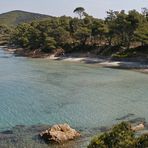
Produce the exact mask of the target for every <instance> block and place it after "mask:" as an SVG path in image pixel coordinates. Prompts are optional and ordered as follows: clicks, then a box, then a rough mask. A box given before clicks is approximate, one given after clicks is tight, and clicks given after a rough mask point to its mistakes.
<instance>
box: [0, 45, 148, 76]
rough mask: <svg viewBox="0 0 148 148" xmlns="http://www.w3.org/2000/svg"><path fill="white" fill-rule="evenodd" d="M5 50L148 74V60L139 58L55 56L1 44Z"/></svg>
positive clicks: (27, 55) (78, 54)
mask: <svg viewBox="0 0 148 148" xmlns="http://www.w3.org/2000/svg"><path fill="white" fill-rule="evenodd" d="M0 47H1V48H3V49H4V50H5V51H7V52H9V53H11V54H15V55H16V56H24V57H28V58H42V59H47V60H56V61H65V62H80V63H85V64H97V65H98V66H100V67H105V68H115V69H128V70H134V71H137V72H141V73H146V74H148V60H147V59H146V60H145V59H142V60H141V59H140V60H139V58H134V59H133V58H128V59H116V60H115V59H112V58H110V57H97V56H96V55H86V54H82V53H76V54H75V53H71V54H67V55H64V56H54V54H46V53H41V52H40V51H38V50H35V51H32V52H24V51H23V49H22V48H9V47H7V46H0Z"/></svg>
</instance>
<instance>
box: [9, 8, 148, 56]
mask: <svg viewBox="0 0 148 148" xmlns="http://www.w3.org/2000/svg"><path fill="white" fill-rule="evenodd" d="M73 12H74V13H76V14H78V17H75V18H71V17H66V16H62V17H56V18H53V19H51V18H50V19H46V20H40V21H32V22H31V23H21V24H19V25H17V26H16V27H15V28H14V29H13V31H12V32H11V33H10V40H9V44H10V45H13V46H15V47H23V48H24V49H28V50H30V51H34V50H36V49H39V50H40V51H42V52H46V53H51V52H53V51H55V49H62V50H61V51H64V52H65V53H67V52H68V53H69V52H85V53H87V52H88V51H89V52H93V53H95V54H98V55H102V56H114V57H128V55H132V54H133V50H131V49H132V48H134V49H137V51H134V52H137V53H139V51H138V50H139V49H141V48H137V47H141V46H142V47H146V49H147V46H148V11H147V8H143V9H142V12H141V13H140V12H138V11H136V10H131V11H129V12H128V13H125V11H124V10H122V11H113V10H109V11H107V17H106V18H105V19H104V20H103V19H97V18H94V17H92V16H90V15H88V14H87V13H86V12H85V9H84V8H83V7H78V8H76V9H75V10H74V11H73ZM30 18H31V17H30ZM29 20H30V19H29ZM32 20H34V19H32ZM140 51H141V50H140ZM142 52H143V51H142ZM122 55H123V56H122Z"/></svg>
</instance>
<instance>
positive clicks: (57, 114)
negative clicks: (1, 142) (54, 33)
mask: <svg viewBox="0 0 148 148" xmlns="http://www.w3.org/2000/svg"><path fill="white" fill-rule="evenodd" d="M147 106H148V75H146V74H142V73H138V72H134V71H129V70H117V69H109V68H101V67H98V66H97V65H89V64H81V63H70V62H63V61H49V60H47V59H30V58H24V57H14V56H13V55H12V54H8V53H6V52H4V51H3V50H0V130H1V131H2V130H6V129H10V128H12V127H14V126H16V125H27V126H29V125H38V124H48V125H52V124H55V123H65V122H66V123H69V124H70V125H71V126H72V127H75V128H77V129H91V128H96V127H101V126H110V125H112V124H114V123H117V122H119V121H118V120H116V119H117V118H121V117H124V116H126V115H129V114H131V116H130V117H128V118H131V119H132V118H133V119H134V118H138V117H140V118H145V119H146V120H147V121H148V109H147Z"/></svg>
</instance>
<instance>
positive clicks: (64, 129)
mask: <svg viewBox="0 0 148 148" xmlns="http://www.w3.org/2000/svg"><path fill="white" fill-rule="evenodd" d="M40 136H41V138H43V139H44V140H45V141H54V142H58V143H61V142H64V141H68V140H73V139H74V138H76V137H79V136H80V133H78V132H77V131H76V130H75V129H72V128H71V127H70V126H69V125H68V124H66V123H65V124H57V125H53V126H52V127H51V128H49V129H48V130H46V131H43V132H41V133H40Z"/></svg>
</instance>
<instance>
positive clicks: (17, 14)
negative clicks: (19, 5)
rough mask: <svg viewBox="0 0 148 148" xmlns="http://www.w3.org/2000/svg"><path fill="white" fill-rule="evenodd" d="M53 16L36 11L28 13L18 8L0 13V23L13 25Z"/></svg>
mask: <svg viewBox="0 0 148 148" xmlns="http://www.w3.org/2000/svg"><path fill="white" fill-rule="evenodd" d="M50 18H53V17H51V16H48V15H42V14H38V13H30V12H25V11H20V10H15V11H11V12H7V13H3V14H0V24H5V25H8V26H15V25H18V24H21V23H29V22H32V21H34V20H44V19H50Z"/></svg>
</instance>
